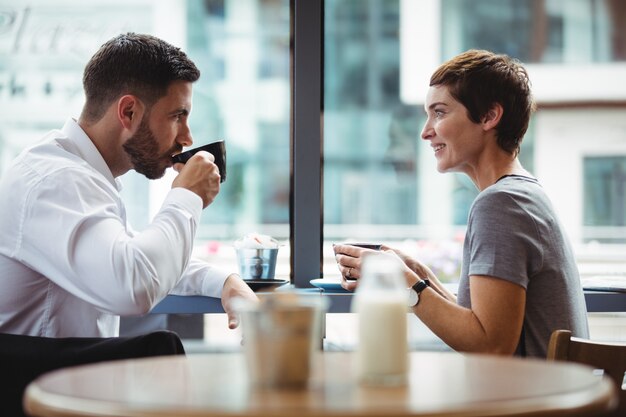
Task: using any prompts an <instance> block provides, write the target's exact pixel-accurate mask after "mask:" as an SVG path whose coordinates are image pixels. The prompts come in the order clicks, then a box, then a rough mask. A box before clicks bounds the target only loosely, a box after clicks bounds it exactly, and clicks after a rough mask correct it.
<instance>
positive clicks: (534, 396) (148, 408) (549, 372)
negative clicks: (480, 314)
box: [24, 352, 616, 417]
mask: <svg viewBox="0 0 626 417" xmlns="http://www.w3.org/2000/svg"><path fill="white" fill-rule="evenodd" d="M353 359H354V358H353V353H351V352H320V353H318V354H317V356H316V357H315V361H316V364H315V367H314V371H313V375H312V377H311V381H310V383H309V387H308V388H306V389H259V388H255V387H253V386H251V385H250V383H249V381H248V375H247V371H246V363H245V356H244V355H243V354H241V353H228V354H225V353H215V354H191V355H188V356H186V357H184V356H183V357H181V356H172V357H160V358H148V359H135V360H124V361H113V362H105V363H100V364H94V365H87V366H80V367H74V368H66V369H61V370H58V371H54V372H51V373H49V374H46V375H44V376H42V377H40V378H38V379H37V380H35V381H34V382H33V383H31V384H30V385H29V387H28V388H27V390H26V393H25V397H24V403H25V407H26V410H27V411H28V412H29V413H30V414H32V415H34V416H40V417H53V416H128V417H149V416H166V415H176V416H229V417H233V416H270V415H271V416H309V417H310V416H325V417H328V416H335V417H339V416H359V415H362V416H368V417H375V416H381V417H383V416H384V417H389V416H443V415H445V416H448V417H450V416H463V417H471V416H519V415H525V414H531V413H536V412H541V413H542V414H541V415H562V416H565V415H567V416H577V415H585V416H587V415H595V414H596V413H601V412H603V411H605V410H607V409H608V408H609V407H610V406H611V405H612V404H614V402H615V398H616V393H615V391H614V387H613V385H612V383H611V382H610V381H609V380H608V379H604V378H601V377H597V376H595V375H593V374H592V370H591V368H588V367H586V366H582V365H577V364H572V363H564V362H546V361H543V360H537V359H520V358H509V357H497V356H491V355H464V354H458V353H454V352H445V353H444V352H412V353H411V361H410V363H411V369H410V376H409V382H408V384H407V385H406V386H403V387H393V388H381V387H368V386H363V385H361V384H359V383H358V382H357V381H356V379H355V377H354V366H353Z"/></svg>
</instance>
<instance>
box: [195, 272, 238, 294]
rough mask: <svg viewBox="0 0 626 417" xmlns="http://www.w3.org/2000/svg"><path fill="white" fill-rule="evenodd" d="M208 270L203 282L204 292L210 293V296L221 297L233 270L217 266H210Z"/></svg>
mask: <svg viewBox="0 0 626 417" xmlns="http://www.w3.org/2000/svg"><path fill="white" fill-rule="evenodd" d="M207 272H208V273H207V276H206V278H205V279H204V282H203V283H202V294H205V295H208V296H209V297H216V298H221V297H222V290H223V289H224V283H225V282H226V279H227V278H228V277H229V276H231V275H232V274H233V272H232V271H226V270H224V269H222V268H218V267H215V266H210V267H209V268H208V271H207Z"/></svg>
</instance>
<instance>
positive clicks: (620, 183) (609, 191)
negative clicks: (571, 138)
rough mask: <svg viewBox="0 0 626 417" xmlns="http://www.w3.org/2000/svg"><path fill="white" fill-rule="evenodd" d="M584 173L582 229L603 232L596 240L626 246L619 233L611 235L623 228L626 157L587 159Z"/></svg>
mask: <svg viewBox="0 0 626 417" xmlns="http://www.w3.org/2000/svg"><path fill="white" fill-rule="evenodd" d="M583 171H584V176H585V182H584V201H585V203H584V222H585V226H592V227H593V226H595V227H596V228H597V229H599V230H598V232H599V231H601V230H602V229H604V230H605V233H604V234H601V233H598V232H596V237H595V240H596V241H602V242H608V243H626V238H625V237H624V236H622V233H610V232H611V230H614V231H615V230H623V229H624V226H626V156H597V157H586V158H585V159H584V167H583ZM610 226H613V227H610ZM606 232H609V233H606Z"/></svg>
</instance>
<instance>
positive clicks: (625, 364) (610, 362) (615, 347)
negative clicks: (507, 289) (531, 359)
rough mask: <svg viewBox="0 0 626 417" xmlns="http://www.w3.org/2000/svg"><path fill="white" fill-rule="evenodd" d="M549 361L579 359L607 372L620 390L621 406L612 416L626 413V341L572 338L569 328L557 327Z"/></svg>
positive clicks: (550, 343) (575, 360)
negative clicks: (624, 342)
mask: <svg viewBox="0 0 626 417" xmlns="http://www.w3.org/2000/svg"><path fill="white" fill-rule="evenodd" d="M547 359H548V360H561V361H569V362H576V363H581V364H585V365H589V366H592V367H593V368H595V369H601V370H603V371H604V375H606V376H608V377H610V378H611V379H612V380H613V382H615V386H616V387H617V389H618V391H619V405H618V408H617V410H615V411H614V413H613V414H610V415H611V416H626V382H625V381H624V373H626V344H618V343H602V342H596V341H592V340H588V339H581V338H578V337H572V332H570V331H569V330H555V331H554V332H553V333H552V335H551V336H550V342H549V343H548V355H547Z"/></svg>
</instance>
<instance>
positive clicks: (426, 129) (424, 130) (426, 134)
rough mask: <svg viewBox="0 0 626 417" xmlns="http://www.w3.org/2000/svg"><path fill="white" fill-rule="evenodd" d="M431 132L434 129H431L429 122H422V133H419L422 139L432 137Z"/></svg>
mask: <svg viewBox="0 0 626 417" xmlns="http://www.w3.org/2000/svg"><path fill="white" fill-rule="evenodd" d="M433 132H434V131H433V129H432V127H431V126H430V123H429V122H426V123H425V124H424V127H423V128H422V133H421V135H420V136H421V137H422V139H424V140H430V139H432V137H433Z"/></svg>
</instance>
